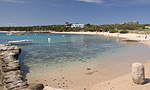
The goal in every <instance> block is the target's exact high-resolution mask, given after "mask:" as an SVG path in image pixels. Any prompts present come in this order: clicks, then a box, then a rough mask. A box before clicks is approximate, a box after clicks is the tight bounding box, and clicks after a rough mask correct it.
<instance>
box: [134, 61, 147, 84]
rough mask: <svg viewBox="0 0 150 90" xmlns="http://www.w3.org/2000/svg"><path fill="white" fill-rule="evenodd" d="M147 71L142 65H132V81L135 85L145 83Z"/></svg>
mask: <svg viewBox="0 0 150 90" xmlns="http://www.w3.org/2000/svg"><path fill="white" fill-rule="evenodd" d="M144 79H145V71H144V66H143V65H142V64H141V63H133V64H132V80H133V82H134V83H135V84H144V83H145V80H144Z"/></svg>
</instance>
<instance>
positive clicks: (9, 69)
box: [0, 44, 28, 90]
mask: <svg viewBox="0 0 150 90" xmlns="http://www.w3.org/2000/svg"><path fill="white" fill-rule="evenodd" d="M20 52H21V49H20V48H19V47H17V46H8V45H4V44H0V58H1V74H2V75H1V76H2V80H3V81H2V82H3V84H4V88H6V90H21V89H24V88H27V87H28V84H27V82H25V81H23V78H22V73H21V71H20V63H19V61H18V60H16V58H18V56H19V54H20Z"/></svg>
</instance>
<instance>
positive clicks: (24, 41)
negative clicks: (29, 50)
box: [8, 39, 33, 44]
mask: <svg viewBox="0 0 150 90" xmlns="http://www.w3.org/2000/svg"><path fill="white" fill-rule="evenodd" d="M8 43H9V44H31V43H33V40H32V39H25V40H16V41H8Z"/></svg>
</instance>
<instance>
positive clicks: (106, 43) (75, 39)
mask: <svg viewBox="0 0 150 90" xmlns="http://www.w3.org/2000/svg"><path fill="white" fill-rule="evenodd" d="M26 34H27V35H26ZM62 35H63V34H49V33H25V34H24V35H21V36H17V35H12V36H8V35H6V33H0V44H7V42H8V41H9V40H21V39H27V38H28V37H30V38H31V39H33V40H34V43H33V44H28V45H18V46H19V47H21V49H22V52H21V54H20V56H19V58H18V59H19V60H20V61H21V69H22V70H23V75H24V78H31V77H32V76H34V75H41V76H40V77H43V76H45V77H46V73H47V72H45V70H48V72H49V73H54V72H58V70H61V69H63V68H66V67H67V68H70V69H67V70H68V71H69V72H71V70H73V68H72V67H74V68H77V69H79V67H80V68H87V67H89V66H90V67H91V68H93V69H94V70H97V68H98V67H99V66H101V68H102V69H101V70H100V71H99V72H101V73H103V74H104V73H105V74H108V73H109V70H110V69H112V70H118V69H117V68H118V67H120V66H121V67H120V68H128V67H129V66H130V65H131V63H133V62H135V61H138V62H145V61H146V60H147V59H149V58H150V56H148V55H147V53H149V52H150V48H149V47H147V46H145V45H143V44H140V43H122V42H120V40H119V39H118V38H112V37H103V36H99V35H77V34H74V35H73V34H65V37H62ZM48 38H51V40H50V41H48ZM65 38H66V39H65ZM85 45H88V48H87V49H85ZM141 60H142V61H141ZM116 62H117V63H118V64H116ZM98 63H100V64H98ZM93 64H95V66H93ZM76 66H78V67H76ZM106 66H110V67H106ZM128 69H129V68H128ZM63 70H64V69H63ZM81 71H82V69H81ZM83 71H84V70H83ZM129 71H130V70H126V71H124V72H122V73H120V74H119V75H121V74H125V73H127V72H129ZM66 72H67V71H66ZM69 72H68V73H69ZM77 72H78V71H77ZM120 72H121V71H120ZM39 73H40V74H39ZM27 75H28V76H27ZM52 75H54V74H52ZM64 75H65V74H64ZM115 75H117V73H115V74H114V76H115ZM57 76H59V74H56V77H57ZM83 76H84V75H83ZM106 76H107V75H106ZM68 77H69V76H68ZM51 78H52V77H51ZM76 78H78V77H76ZM79 78H80V77H79ZM113 78H115V77H113ZM36 79H38V76H37V78H36V76H35V80H36ZM104 79H105V80H107V79H111V78H106V77H105V78H104ZM69 80H71V79H69ZM31 81H32V80H31ZM32 82H33V81H32ZM95 83H96V82H95ZM50 85H52V86H53V84H50ZM54 86H55V85H54ZM55 87H56V86H55Z"/></svg>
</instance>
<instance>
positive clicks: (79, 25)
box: [71, 24, 84, 28]
mask: <svg viewBox="0 0 150 90" xmlns="http://www.w3.org/2000/svg"><path fill="white" fill-rule="evenodd" d="M71 27H80V28H84V24H72V25H71Z"/></svg>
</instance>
